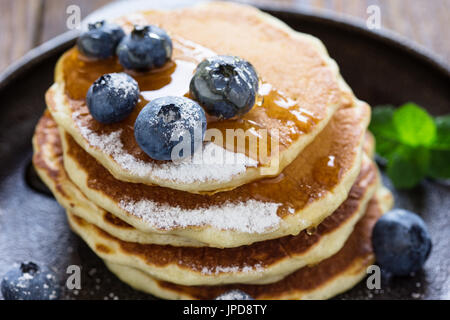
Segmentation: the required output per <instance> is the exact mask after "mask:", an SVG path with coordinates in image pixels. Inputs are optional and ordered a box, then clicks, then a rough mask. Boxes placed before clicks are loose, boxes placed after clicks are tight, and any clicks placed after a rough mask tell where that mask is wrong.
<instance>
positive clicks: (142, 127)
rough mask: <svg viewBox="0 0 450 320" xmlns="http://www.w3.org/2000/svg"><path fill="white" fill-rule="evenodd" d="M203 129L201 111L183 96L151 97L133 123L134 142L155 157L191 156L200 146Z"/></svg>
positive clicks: (169, 158)
mask: <svg viewBox="0 0 450 320" xmlns="http://www.w3.org/2000/svg"><path fill="white" fill-rule="evenodd" d="M205 132H206V116H205V112H204V111H203V109H202V108H201V107H200V106H199V105H198V104H197V103H196V102H195V101H193V100H191V99H188V98H185V97H173V96H168V97H162V98H157V99H154V100H152V101H151V102H149V103H148V104H147V105H146V106H145V107H144V108H143V109H142V110H141V112H140V113H139V115H138V117H137V119H136V122H135V125H134V135H135V138H136V141H137V143H138V144H139V146H140V147H141V149H142V150H143V151H144V152H145V153H146V154H147V155H149V156H150V157H151V158H153V159H156V160H176V159H181V158H186V157H188V156H191V155H192V154H193V153H194V151H195V150H196V149H197V148H199V147H200V146H201V145H202V142H203V139H204V137H205ZM177 146H179V147H181V149H178V148H177ZM172 153H173V154H172Z"/></svg>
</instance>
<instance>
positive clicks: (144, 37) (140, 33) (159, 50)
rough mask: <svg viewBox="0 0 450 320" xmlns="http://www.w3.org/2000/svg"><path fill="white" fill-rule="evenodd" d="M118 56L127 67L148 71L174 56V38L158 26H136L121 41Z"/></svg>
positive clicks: (160, 65)
mask: <svg viewBox="0 0 450 320" xmlns="http://www.w3.org/2000/svg"><path fill="white" fill-rule="evenodd" d="M117 56H118V57H119V61H120V64H122V66H123V67H124V68H126V69H132V70H137V71H146V70H149V69H153V68H159V67H162V66H163V65H164V64H165V63H166V62H167V61H168V60H169V59H170V57H171V56H172V40H171V39H170V37H169V35H168V34H167V33H166V32H165V31H164V30H162V29H160V28H158V27H156V26H135V27H134V29H133V31H132V32H131V33H130V34H129V35H127V36H125V37H124V38H123V39H122V41H121V42H120V43H119V46H118V47H117Z"/></svg>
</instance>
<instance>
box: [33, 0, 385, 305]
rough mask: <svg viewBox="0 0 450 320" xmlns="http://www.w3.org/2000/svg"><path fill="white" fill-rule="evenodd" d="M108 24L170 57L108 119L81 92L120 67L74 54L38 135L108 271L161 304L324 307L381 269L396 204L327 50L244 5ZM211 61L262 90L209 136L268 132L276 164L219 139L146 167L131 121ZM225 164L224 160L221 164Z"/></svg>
mask: <svg viewBox="0 0 450 320" xmlns="http://www.w3.org/2000/svg"><path fill="white" fill-rule="evenodd" d="M116 22H117V23H119V24H120V25H122V26H123V27H124V29H125V30H126V31H129V30H130V28H131V27H132V26H133V25H134V24H156V25H158V26H160V27H162V28H164V29H165V30H167V31H168V32H169V33H170V34H171V36H172V40H173V42H174V54H173V57H172V61H171V62H170V63H168V64H167V65H166V66H165V67H163V68H162V69H160V70H153V71H150V72H147V73H145V74H137V73H136V74H132V75H133V77H134V78H135V79H136V80H137V81H138V83H139V86H140V90H141V99H140V102H139V104H138V106H137V108H136V110H135V111H134V112H133V114H132V115H130V117H129V118H128V119H126V120H124V121H122V122H120V123H116V124H112V125H103V124H100V123H98V122H97V121H96V120H94V119H93V118H92V116H91V115H90V114H89V111H88V109H87V106H86V103H85V96H86V92H87V90H88V88H89V86H90V85H91V84H92V83H93V82H94V81H95V80H96V79H97V78H98V77H99V76H101V75H102V74H105V73H110V72H120V71H123V70H122V68H121V66H120V64H118V62H117V61H116V59H115V58H111V59H107V60H97V61H91V60H87V59H86V58H84V57H82V56H81V55H80V54H79V52H78V51H77V49H76V48H73V49H71V50H69V51H68V52H66V53H65V54H64V55H63V56H62V57H61V59H60V60H59V62H58V64H57V66H56V71H55V74H56V75H55V83H54V84H53V85H52V87H51V88H50V89H49V90H48V92H47V95H46V101H47V106H48V109H47V111H45V113H44V115H43V116H42V118H41V120H40V122H39V124H38V125H37V128H36V132H35V136H34V139H33V145H34V150H35V153H34V158H33V161H34V165H35V168H36V169H37V171H38V173H39V175H40V176H41V178H42V179H43V181H44V182H45V183H46V184H47V185H48V186H49V188H50V189H51V190H52V192H53V194H54V195H55V197H56V199H57V200H58V202H59V203H60V204H61V205H62V206H63V207H64V208H65V209H66V211H67V217H68V220H69V222H70V225H71V227H72V229H73V230H74V231H75V232H76V233H77V234H78V235H80V237H81V238H82V239H83V240H84V241H86V243H87V244H88V245H89V246H90V247H91V248H92V250H93V251H94V252H95V253H96V254H97V255H98V256H99V257H101V258H102V259H103V260H104V261H105V264H106V265H107V267H108V268H109V269H110V270H111V271H112V272H113V273H115V274H116V275H117V276H118V277H119V278H120V279H121V280H123V281H125V282H127V283H128V284H130V285H131V286H133V287H135V288H137V289H139V290H142V291H145V292H148V293H151V294H153V295H155V296H158V297H163V298H169V299H211V298H214V297H216V296H218V295H219V294H221V293H224V292H226V291H229V290H232V289H240V290H242V291H244V292H246V293H248V294H250V295H251V296H252V297H254V298H256V299H326V298H329V297H332V296H334V295H336V294H338V293H341V292H343V291H345V290H347V289H349V288H351V287H352V286H354V285H355V284H356V283H357V282H358V281H360V280H361V279H362V278H363V277H364V276H365V275H366V269H367V267H368V266H369V265H370V264H371V263H373V259H374V255H373V252H372V248H371V243H370V234H371V230H372V227H373V225H374V223H375V222H376V220H377V219H378V218H379V217H380V215H382V214H383V213H384V212H385V211H387V210H388V209H389V208H390V207H391V205H392V196H391V195H390V193H389V191H387V190H386V189H385V188H384V187H383V186H382V185H381V181H380V178H379V174H378V170H377V167H376V165H375V164H374V162H373V160H372V155H373V149H374V141H373V138H372V137H371V136H370V134H369V133H368V132H367V131H366V130H367V125H368V123H369V120H370V108H369V106H368V105H367V104H366V103H364V102H361V101H359V100H357V99H356V98H355V96H354V95H353V93H352V92H351V90H350V88H349V87H348V86H347V85H346V84H345V83H344V81H343V80H342V78H341V76H340V75H339V70H338V68H337V66H336V64H335V62H334V61H333V60H331V59H330V57H329V56H328V54H327V52H326V50H325V48H324V46H323V45H322V44H321V42H320V41H319V40H317V39H315V38H313V37H311V36H309V35H305V34H301V33H298V32H295V31H293V30H291V29H290V28H289V27H287V26H286V25H284V24H283V23H281V22H280V21H278V20H276V19H274V18H273V17H271V16H268V15H266V14H263V13H261V12H259V11H258V10H256V9H254V8H251V7H247V6H242V5H237V4H223V3H209V4H204V5H201V6H196V7H192V8H185V9H179V10H174V11H150V12H139V13H135V14H131V15H127V16H125V17H122V18H119V19H117V21H116ZM214 54H231V55H236V56H240V57H242V58H244V59H246V60H248V61H250V62H251V63H252V64H253V65H254V66H255V68H256V70H257V71H258V73H259V75H260V78H261V79H262V84H261V86H260V87H261V88H263V90H260V91H261V92H260V94H261V99H260V101H259V103H258V104H257V105H255V107H254V108H253V109H252V110H251V111H250V112H249V113H248V114H246V115H245V116H244V117H243V118H241V119H237V120H236V119H234V120H226V121H212V120H211V121H208V128H209V129H211V128H217V129H219V131H220V132H224V131H225V129H245V130H248V132H250V133H252V132H255V131H256V130H257V129H261V128H263V129H268V130H269V132H275V131H273V130H274V129H276V130H277V131H276V132H277V140H278V141H279V153H278V154H277V157H276V159H275V157H272V158H269V160H268V161H265V162H262V161H259V160H258V158H254V157H252V155H251V154H248V153H246V152H242V150H241V151H239V150H235V149H230V148H228V146H226V145H225V146H223V145H220V144H218V143H217V141H216V140H214V142H211V141H207V142H205V143H204V146H203V148H201V149H200V151H197V153H201V155H202V157H203V160H205V161H200V162H195V161H188V160H186V161H182V162H181V163H180V162H176V163H175V162H171V161H156V160H153V159H151V158H150V157H148V156H147V155H146V154H145V153H144V152H143V151H142V150H141V149H140V148H139V146H138V145H137V143H136V141H135V139H134V135H133V123H134V120H135V119H136V116H137V114H138V113H139V111H140V109H141V108H142V107H143V106H144V105H145V104H146V103H147V102H148V101H149V100H151V99H153V98H155V97H157V96H164V95H185V94H186V93H187V92H188V91H187V88H188V84H189V81H190V79H191V76H192V73H193V71H194V69H195V67H196V65H197V64H198V63H199V62H200V61H201V60H202V59H204V58H205V57H208V56H211V55H214ZM218 154H220V155H222V156H223V155H225V156H228V157H232V158H233V161H228V162H223V161H222V162H217V161H215V160H217V159H216V158H215V157H214V156H213V155H218ZM206 160H209V161H206ZM275 160H276V161H275ZM275 164H276V165H275Z"/></svg>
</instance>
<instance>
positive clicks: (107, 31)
mask: <svg viewBox="0 0 450 320" xmlns="http://www.w3.org/2000/svg"><path fill="white" fill-rule="evenodd" d="M124 36H125V32H124V31H123V30H122V28H121V27H120V26H118V25H116V24H113V23H107V22H105V21H104V20H102V21H98V22H96V23H90V24H89V25H88V31H85V32H83V33H82V34H81V35H80V37H79V38H78V40H77V46H78V50H80V52H81V53H82V54H84V55H85V56H87V57H90V58H97V59H105V58H109V57H112V56H113V55H114V54H115V50H116V47H117V45H118V44H119V42H120V40H122V38H123V37H124Z"/></svg>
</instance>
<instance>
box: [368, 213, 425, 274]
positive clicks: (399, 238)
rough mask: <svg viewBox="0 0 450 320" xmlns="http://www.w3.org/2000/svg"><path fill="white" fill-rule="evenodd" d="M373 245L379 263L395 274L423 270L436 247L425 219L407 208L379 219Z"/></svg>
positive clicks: (373, 235) (384, 268)
mask: <svg viewBox="0 0 450 320" xmlns="http://www.w3.org/2000/svg"><path fill="white" fill-rule="evenodd" d="M372 245H373V250H374V252H375V256H376V259H377V263H378V264H379V265H380V267H381V268H382V269H383V270H384V271H386V272H387V273H388V274H391V275H394V276H406V275H409V274H411V273H413V272H417V271H419V270H420V269H421V268H422V267H423V265H424V263H425V261H426V260H427V258H428V256H429V255H430V252H431V248H432V242H431V238H430V235H429V233H428V230H427V226H426V225H425V222H424V221H423V220H422V218H421V217H419V216H418V215H417V214H415V213H412V212H409V211H406V210H403V209H394V210H391V211H389V212H388V213H386V214H385V215H383V216H382V217H381V218H380V219H379V220H378V221H377V223H376V224H375V227H374V229H373V232H372Z"/></svg>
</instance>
